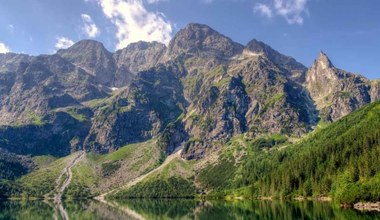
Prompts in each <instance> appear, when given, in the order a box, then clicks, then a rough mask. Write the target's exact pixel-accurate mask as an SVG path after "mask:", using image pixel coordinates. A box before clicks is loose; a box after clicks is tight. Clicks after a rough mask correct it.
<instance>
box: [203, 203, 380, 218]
mask: <svg viewBox="0 0 380 220" xmlns="http://www.w3.org/2000/svg"><path fill="white" fill-rule="evenodd" d="M196 218H197V219H264V220H266V219H359V220H360V219H380V213H373V212H372V213H363V212H358V211H355V210H352V209H341V208H340V207H339V206H338V205H334V204H331V203H322V202H311V201H306V202H288V201H238V202H221V201H212V202H210V203H208V204H207V205H206V206H204V207H203V208H202V211H201V212H199V213H198V214H197V217H196Z"/></svg>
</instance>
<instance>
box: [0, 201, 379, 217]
mask: <svg viewBox="0 0 380 220" xmlns="http://www.w3.org/2000/svg"><path fill="white" fill-rule="evenodd" d="M118 203H119V205H120V206H121V207H120V209H118V208H115V207H111V206H109V205H107V204H104V203H100V202H96V201H92V200H89V201H72V202H68V201H66V202H64V203H63V206H64V208H65V210H66V211H67V214H68V217H69V219H83V220H87V219H88V220H90V219H91V220H92V219H95V220H97V219H99V220H100V219H116V220H118V219H131V216H130V215H128V214H127V213H125V212H124V211H123V207H128V208H129V209H130V210H133V211H135V212H136V213H139V214H140V215H141V216H143V217H144V218H146V219H200V220H203V219H207V220H209V219H211V220H212V219H217V220H222V219H264V220H265V219H359V220H366V219H379V220H380V213H377V212H360V211H356V210H352V209H341V208H340V207H339V206H338V205H333V204H331V203H319V202H286V201H235V202H224V201H207V202H199V201H194V200H178V199H173V200H128V201H123V202H120V201H119V202H118ZM54 214H55V215H56V217H57V219H62V217H61V215H60V214H58V209H57V208H55V207H54V205H53V204H52V203H46V202H44V201H0V219H17V220H18V219H22V220H24V219H33V220H40V219H41V220H42V219H52V217H53V216H54Z"/></svg>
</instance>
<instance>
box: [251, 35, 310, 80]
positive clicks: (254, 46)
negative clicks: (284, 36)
mask: <svg viewBox="0 0 380 220" xmlns="http://www.w3.org/2000/svg"><path fill="white" fill-rule="evenodd" d="M245 48H246V50H248V51H250V52H253V53H256V54H264V55H265V56H266V57H267V58H268V59H269V60H271V61H272V62H273V63H274V64H276V65H277V66H278V67H279V68H284V69H285V70H287V72H285V74H286V75H287V76H288V77H290V78H291V79H292V80H295V81H297V82H299V83H302V82H304V80H305V73H306V71H307V68H306V67H305V66H304V65H302V64H301V63H299V62H297V61H296V60H295V59H294V58H293V57H289V56H286V55H283V54H281V53H279V52H278V51H276V50H274V49H273V48H271V47H270V46H268V45H266V44H265V43H263V42H261V41H258V40H256V39H253V40H251V41H250V42H249V43H248V44H247V45H246V47H245Z"/></svg>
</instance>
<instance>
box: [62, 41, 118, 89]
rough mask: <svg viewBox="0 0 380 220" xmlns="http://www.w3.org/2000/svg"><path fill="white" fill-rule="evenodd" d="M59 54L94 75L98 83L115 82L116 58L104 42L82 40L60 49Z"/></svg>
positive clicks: (109, 84)
mask: <svg viewBox="0 0 380 220" xmlns="http://www.w3.org/2000/svg"><path fill="white" fill-rule="evenodd" d="M57 54H59V55H60V56H61V57H63V58H65V59H67V60H68V61H70V62H71V63H73V64H74V65H76V66H78V67H80V68H82V69H83V70H85V71H86V72H88V73H90V74H91V75H93V76H94V79H95V80H96V82H97V83H100V84H103V85H107V86H111V85H112V84H113V82H114V73H115V71H116V64H115V60H114V59H113V57H112V54H111V53H110V52H108V51H107V50H106V49H105V48H104V46H103V44H102V43H99V42H97V41H94V40H82V41H79V42H78V43H76V44H74V45H73V46H71V47H69V48H67V49H62V50H59V51H58V52H57Z"/></svg>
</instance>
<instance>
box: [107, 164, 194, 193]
mask: <svg viewBox="0 0 380 220" xmlns="http://www.w3.org/2000/svg"><path fill="white" fill-rule="evenodd" d="M194 163H195V162H193V161H184V160H182V159H179V158H174V159H173V160H172V161H171V162H170V163H168V164H166V165H165V166H163V167H162V168H161V169H159V170H157V171H156V172H154V173H152V174H150V175H149V176H147V177H146V178H145V179H143V180H142V181H141V182H139V183H137V184H136V185H134V186H132V187H130V188H127V189H123V190H120V191H117V192H116V193H114V194H113V195H111V197H112V198H116V199H123V198H179V197H181V198H183V197H193V196H195V194H196V188H195V185H194V184H193V181H194V172H193V165H194Z"/></svg>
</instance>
